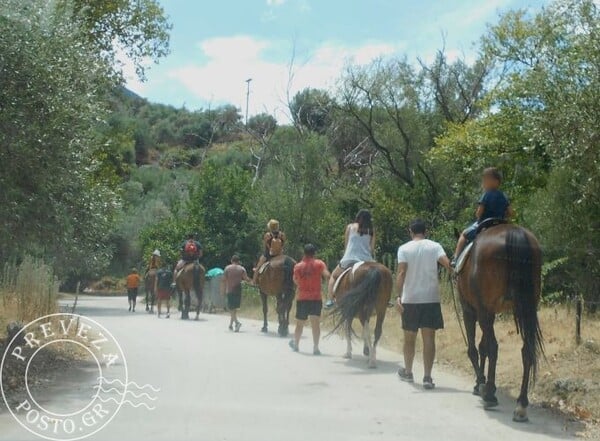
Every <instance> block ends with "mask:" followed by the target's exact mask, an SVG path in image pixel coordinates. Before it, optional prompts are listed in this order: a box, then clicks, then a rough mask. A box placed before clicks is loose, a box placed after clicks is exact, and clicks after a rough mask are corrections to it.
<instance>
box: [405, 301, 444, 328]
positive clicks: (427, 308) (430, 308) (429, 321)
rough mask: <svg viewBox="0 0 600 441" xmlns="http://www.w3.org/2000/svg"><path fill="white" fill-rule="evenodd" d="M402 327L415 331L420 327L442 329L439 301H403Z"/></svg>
mask: <svg viewBox="0 0 600 441" xmlns="http://www.w3.org/2000/svg"><path fill="white" fill-rule="evenodd" d="M402 306H403V307H404V312H403V313H402V329H404V330H405V331H410V332H417V331H418V330H419V329H422V328H429V329H435V330H437V329H444V317H442V306H441V305H440V304H439V303H403V304H402Z"/></svg>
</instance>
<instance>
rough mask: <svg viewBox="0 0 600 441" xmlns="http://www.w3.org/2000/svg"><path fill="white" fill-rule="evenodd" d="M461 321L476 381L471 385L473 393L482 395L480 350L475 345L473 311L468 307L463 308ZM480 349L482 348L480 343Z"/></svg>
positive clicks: (482, 378)
mask: <svg viewBox="0 0 600 441" xmlns="http://www.w3.org/2000/svg"><path fill="white" fill-rule="evenodd" d="M463 322H464V324H465V332H466V337H467V355H468V357H469V360H470V361H471V365H472V366H473V370H474V371H475V378H476V383H475V387H473V395H477V396H480V395H482V391H481V388H482V387H484V386H485V375H484V373H483V366H482V364H481V363H480V361H479V356H480V352H479V351H477V346H476V345H475V330H476V325H477V323H476V318H475V312H474V311H473V310H471V309H468V308H463ZM479 349H480V351H481V350H483V349H484V348H483V347H482V346H481V345H480V347H479ZM481 360H482V362H484V361H485V357H484V355H483V353H482V354H481Z"/></svg>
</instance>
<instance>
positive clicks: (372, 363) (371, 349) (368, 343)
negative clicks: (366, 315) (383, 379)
mask: <svg viewBox="0 0 600 441" xmlns="http://www.w3.org/2000/svg"><path fill="white" fill-rule="evenodd" d="M363 340H364V342H365V348H364V349H365V350H364V353H365V355H366V356H368V357H369V359H368V361H367V364H368V366H369V368H371V369H372V368H375V367H377V362H376V360H375V346H374V345H373V341H372V340H371V326H369V319H367V320H365V323H364V325H363Z"/></svg>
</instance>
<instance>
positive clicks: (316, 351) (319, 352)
mask: <svg viewBox="0 0 600 441" xmlns="http://www.w3.org/2000/svg"><path fill="white" fill-rule="evenodd" d="M313 355H321V351H320V350H319V348H314V349H313Z"/></svg>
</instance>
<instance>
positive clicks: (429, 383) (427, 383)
mask: <svg viewBox="0 0 600 441" xmlns="http://www.w3.org/2000/svg"><path fill="white" fill-rule="evenodd" d="M433 388H435V383H434V382H433V379H432V378H431V377H425V378H423V389H427V390H431V389H433Z"/></svg>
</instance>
